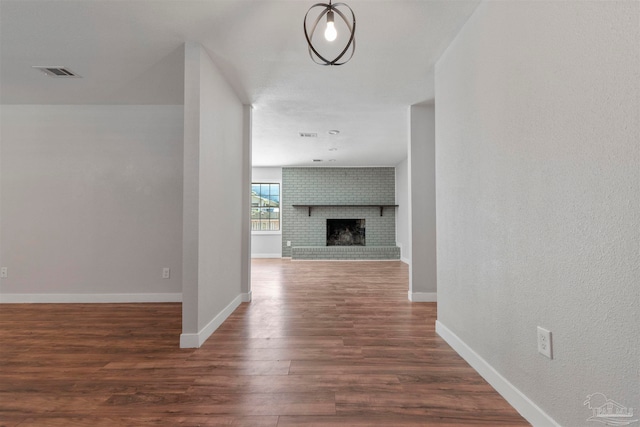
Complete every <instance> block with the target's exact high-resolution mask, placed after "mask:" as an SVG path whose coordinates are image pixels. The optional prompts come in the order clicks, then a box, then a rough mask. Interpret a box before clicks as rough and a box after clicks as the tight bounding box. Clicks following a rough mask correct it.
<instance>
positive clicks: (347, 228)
mask: <svg viewBox="0 0 640 427" xmlns="http://www.w3.org/2000/svg"><path fill="white" fill-rule="evenodd" d="M327 246H365V220H364V219H327Z"/></svg>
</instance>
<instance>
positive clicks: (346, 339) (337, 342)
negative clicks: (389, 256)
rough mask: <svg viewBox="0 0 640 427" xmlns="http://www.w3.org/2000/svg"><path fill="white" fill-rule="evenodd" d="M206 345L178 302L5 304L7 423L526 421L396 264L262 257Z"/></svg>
mask: <svg viewBox="0 0 640 427" xmlns="http://www.w3.org/2000/svg"><path fill="white" fill-rule="evenodd" d="M252 277H253V302H251V303H249V304H242V305H241V306H240V307H239V308H238V309H237V310H236V312H234V313H233V314H232V315H231V316H230V318H229V319H228V320H227V321H226V322H225V323H224V324H223V325H222V326H221V327H220V328H219V329H218V330H217V331H216V332H215V333H214V334H213V335H212V336H211V338H210V339H209V340H208V341H207V342H206V343H205V344H204V345H203V347H202V348H200V349H179V348H178V343H179V335H180V332H181V326H180V316H181V306H180V304H15V305H14V304H4V305H0V425H1V426H20V427H25V426H38V427H46V426H64V427H74V426H92V427H102V426H248V427H263V426H264V427H267V426H279V427H284V426H359V427H360V426H394V427H399V426H455V425H459V426H467V425H469V426H476V425H485V426H527V425H529V424H528V423H527V422H526V421H525V420H524V419H522V418H521V417H520V416H519V415H518V414H517V412H516V411H515V410H514V409H513V408H511V407H510V406H509V405H508V404H507V403H506V402H505V401H504V399H502V398H501V397H500V396H499V395H498V394H497V393H496V392H495V391H494V390H493V389H492V388H491V387H490V386H489V385H488V384H487V383H486V382H485V381H484V380H483V379H482V378H481V377H480V376H479V375H478V374H477V373H476V372H475V371H474V370H473V369H472V368H471V367H469V365H467V364H466V363H465V362H464V361H463V360H462V359H461V358H460V357H459V356H458V355H457V354H456V353H455V352H454V351H453V350H452V349H451V348H450V347H449V346H448V345H447V344H446V343H445V342H444V341H443V340H442V339H440V338H439V337H438V336H437V335H436V334H435V331H434V322H435V319H436V305H435V304H434V303H413V304H412V303H410V302H409V301H408V300H407V288H408V285H407V281H408V271H407V267H406V265H405V264H402V263H400V262H303V261H294V262H292V261H288V260H254V261H253V263H252Z"/></svg>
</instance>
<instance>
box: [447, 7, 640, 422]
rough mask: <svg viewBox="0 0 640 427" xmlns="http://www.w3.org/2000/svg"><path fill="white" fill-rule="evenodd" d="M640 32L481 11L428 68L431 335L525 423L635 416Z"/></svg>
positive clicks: (603, 17)
mask: <svg viewBox="0 0 640 427" xmlns="http://www.w3.org/2000/svg"><path fill="white" fill-rule="evenodd" d="M639 22H640V3H638V2H637V1H634V2H631V1H628V2H619V1H610V2H576V1H573V2H538V1H521V2H484V3H482V4H481V5H480V6H479V7H478V9H477V10H476V11H475V13H474V15H473V16H472V17H471V19H470V20H469V21H468V22H467V24H466V25H465V27H464V28H463V29H462V31H461V32H460V34H459V35H458V37H457V38H456V40H455V41H454V42H453V43H452V44H451V45H450V47H449V48H448V50H447V51H446V52H445V54H444V55H443V56H442V58H441V59H440V61H439V62H438V64H437V67H436V94H437V97H436V105H437V109H436V140H437V143H436V144H437V149H436V153H437V156H436V169H437V177H438V179H437V231H438V322H439V324H438V328H439V329H438V330H439V332H440V333H441V334H443V335H444V336H445V337H447V339H448V341H449V342H451V343H452V344H453V345H454V347H456V348H457V349H458V350H459V351H460V352H463V353H465V354H466V357H467V358H468V359H469V360H472V361H473V362H474V363H475V364H476V366H477V367H478V368H479V369H481V370H482V371H483V372H484V373H485V375H486V376H488V377H491V378H492V379H493V381H494V383H495V384H497V385H498V386H499V387H501V388H502V390H503V391H506V393H507V394H508V395H509V396H510V398H512V401H513V402H516V405H517V406H518V407H519V409H520V410H522V411H523V412H526V413H527V416H528V417H529V419H530V421H532V423H533V424H534V425H550V424H552V423H553V421H551V420H550V419H549V418H547V417H545V415H544V412H546V414H548V416H550V417H551V418H552V419H554V420H555V422H557V423H559V424H561V425H565V426H579V425H587V424H592V423H588V422H586V420H587V418H588V417H589V416H590V415H591V411H590V410H589V409H588V408H587V407H586V406H583V402H584V401H585V400H586V398H587V396H588V395H590V394H592V393H596V392H599V393H603V394H605V395H606V396H607V397H608V398H610V399H613V400H615V401H617V402H619V403H620V404H622V405H624V406H627V407H633V408H635V412H636V413H637V408H638V407H640V342H639V339H640V338H639V337H640V321H639V319H640V291H639V287H638V285H639V284H640V261H639V260H640V256H639V255H640V254H639V251H640V228H639V226H638V225H639V224H640V206H639V201H640V189H639V186H640V167H639V165H640V148H639V147H640V145H639V141H640V124H639V117H640V105H639V104H640V87H639V86H640V49H639V46H640V25H638V23H639ZM538 325H540V326H543V327H545V328H547V329H549V330H551V331H552V334H553V336H552V338H553V353H554V358H553V360H549V359H547V358H545V357H543V356H542V355H540V354H538V353H537V351H536V327H537V326H538ZM492 369H494V370H495V371H492ZM518 392H521V393H522V394H523V395H518ZM533 404H535V405H538V407H539V408H540V410H537V409H536V408H535V406H533ZM636 418H637V416H636V417H634V419H636Z"/></svg>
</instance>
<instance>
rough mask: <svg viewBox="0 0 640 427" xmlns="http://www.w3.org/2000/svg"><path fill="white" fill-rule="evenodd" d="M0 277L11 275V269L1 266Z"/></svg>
mask: <svg viewBox="0 0 640 427" xmlns="http://www.w3.org/2000/svg"><path fill="white" fill-rule="evenodd" d="M0 277H2V278H3V279H5V278H7V277H9V270H8V269H7V267H2V268H0Z"/></svg>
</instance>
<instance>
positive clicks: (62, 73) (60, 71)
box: [31, 65, 80, 77]
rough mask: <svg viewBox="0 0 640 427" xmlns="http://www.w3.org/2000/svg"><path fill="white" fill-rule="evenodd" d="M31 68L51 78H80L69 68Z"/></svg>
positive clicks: (38, 66)
mask: <svg viewBox="0 0 640 427" xmlns="http://www.w3.org/2000/svg"><path fill="white" fill-rule="evenodd" d="M31 68H35V69H36V70H40V71H42V72H43V73H45V74H46V75H47V76H49V77H80V76H79V75H77V74H76V73H74V72H73V71H71V70H70V69H68V68H67V67H60V66H44V65H34V66H32V67H31Z"/></svg>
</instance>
